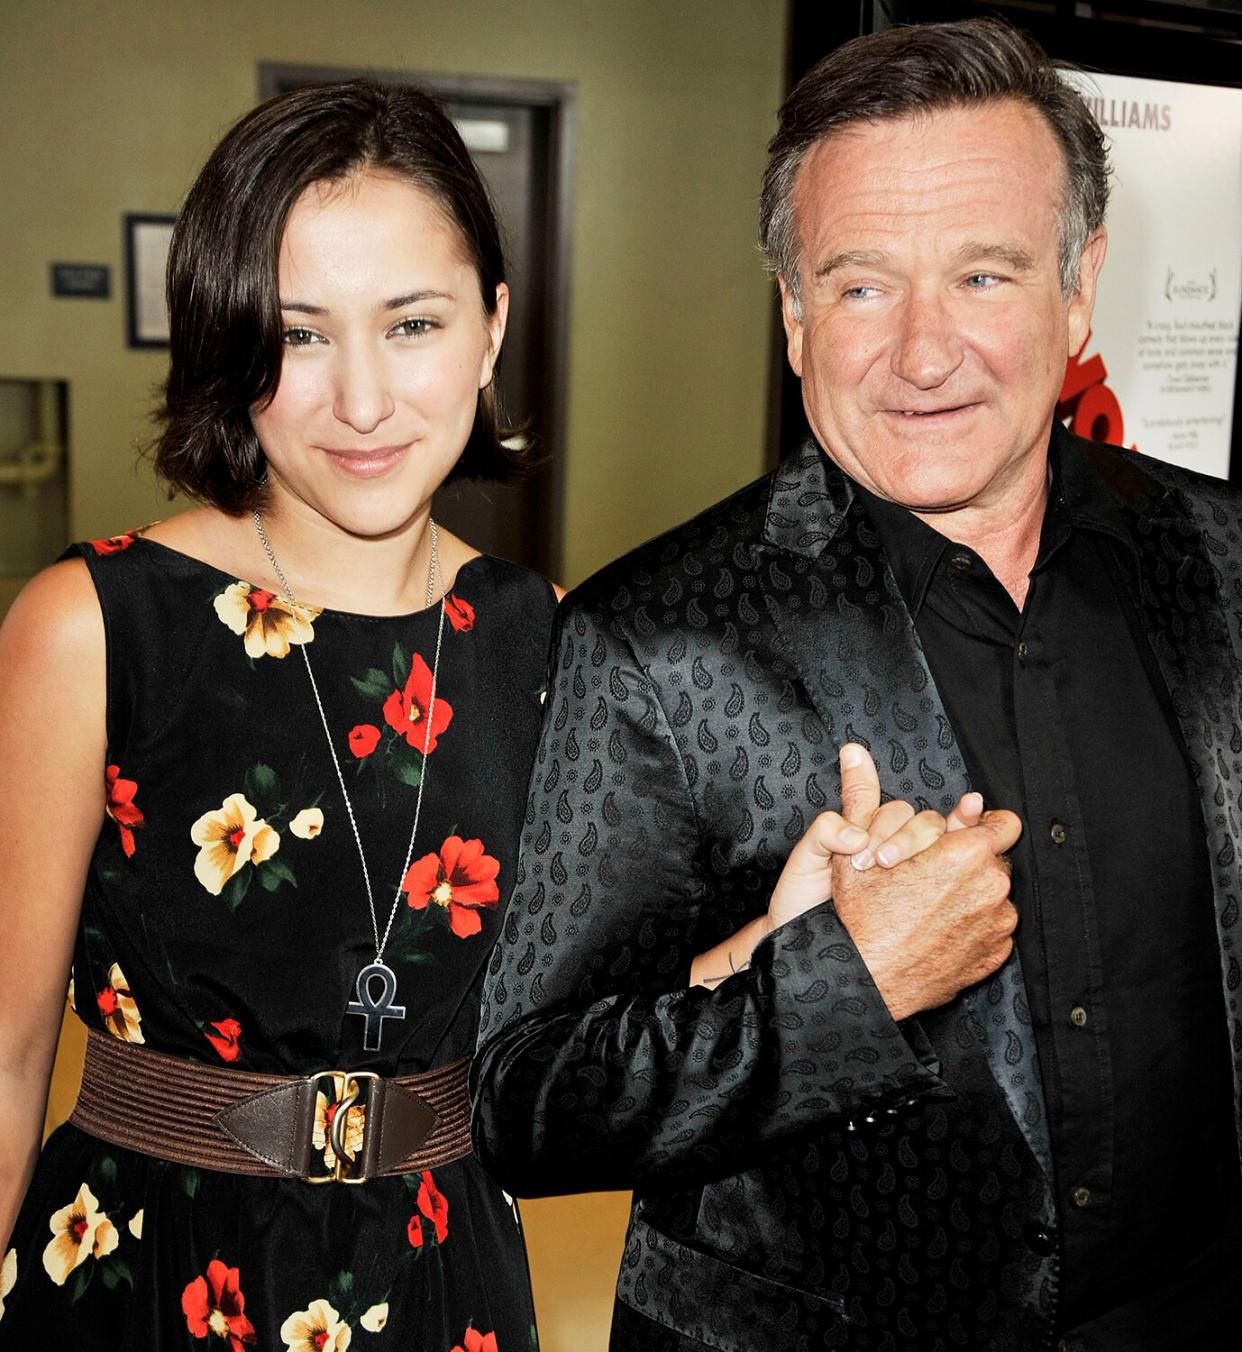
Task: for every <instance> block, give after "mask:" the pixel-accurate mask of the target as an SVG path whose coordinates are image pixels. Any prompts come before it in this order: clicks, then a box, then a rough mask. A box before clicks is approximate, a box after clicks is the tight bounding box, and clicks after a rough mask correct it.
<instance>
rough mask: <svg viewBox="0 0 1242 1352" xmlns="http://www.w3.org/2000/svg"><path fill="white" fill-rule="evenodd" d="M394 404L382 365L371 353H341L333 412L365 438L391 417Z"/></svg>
mask: <svg viewBox="0 0 1242 1352" xmlns="http://www.w3.org/2000/svg"><path fill="white" fill-rule="evenodd" d="M394 408H395V404H394V401H393V397H392V391H391V390H390V389H389V385H388V380H387V377H386V373H385V370H384V365H383V362H382V361H381V360H380V359H379V357H378V356H377V355H374V354H372V353H369V352H360V351H354V352H342V354H341V358H340V362H339V365H338V367H337V370H336V390H335V398H334V400H333V404H332V411H333V413H334V414H335V415H336V417H337V418H338V419H339V421H341V422H343V423H346V424H347V425H348V426H349V427H352V428H353V430H354V431H355V432H357V433H359V435H361V436H365V435H366V434H367V433H369V432H374V431H375V429H376V428H377V427H378V426H379V425H380V423H382V422H383V421H384V419H385V418H388V417H390V416H391V415H392V411H393V409H394Z"/></svg>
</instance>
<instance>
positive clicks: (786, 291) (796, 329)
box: [776, 277, 802, 379]
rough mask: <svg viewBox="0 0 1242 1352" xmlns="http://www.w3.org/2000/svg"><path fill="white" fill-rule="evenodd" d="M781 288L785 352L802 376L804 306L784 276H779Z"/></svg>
mask: <svg viewBox="0 0 1242 1352" xmlns="http://www.w3.org/2000/svg"><path fill="white" fill-rule="evenodd" d="M776 284H777V285H778V286H779V287H780V289H781V320H782V321H783V323H784V325H785V352H786V355H787V356H788V357H789V364H790V366H792V367H793V372H794V375H796V376H797V377H798V378H799V379H801V378H802V306H801V305H800V304H799V303H798V300H797V297H795V295H794V293H793V288H792V287H791V286H790V285H789V283H788V282H787V281H786V280H785V278H784V277H777V279H776Z"/></svg>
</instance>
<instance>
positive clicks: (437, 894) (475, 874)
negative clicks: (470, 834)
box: [401, 836, 500, 939]
mask: <svg viewBox="0 0 1242 1352" xmlns="http://www.w3.org/2000/svg"><path fill="white" fill-rule="evenodd" d="M499 872H500V861H499V860H498V859H493V858H492V857H491V855H489V854H484V853H483V842H482V841H481V840H462V838H461V837H460V836H449V838H448V839H447V840H446V841H445V842H444V844H443V845H441V846H440V853H439V854H425V855H424V856H423V857H422V858H421V859H419V860H416V861H415V862H414V863H413V864H411V865H410V870H409V872H408V873H407V874H406V875H405V878H404V880H403V881H402V883H401V890H402V891H403V892H408V893H409V894H410V895H409V897H408V898H407V900H408V901H409V904H410V905H411V906H412V907H413V908H414V909H415V910H416V911H421V910H424V909H425V908H426V907H427V906H429V905H430V904H431V903H432V902H435V904H436V905H437V906H443V907H446V908H447V910H448V915H449V925H450V927H451V929H452V931H453V933H454V934H456V935H457V937H458V938H459V939H468V938H469V937H470V935H472V934H478V932H479V931H480V930H481V929H482V928H483V922H482V920H481V919H480V918H479V912H478V908H479V907H480V906H495V904H496V903H497V902H498V901H499V900H500V888H499V887H498V886H497V885H496V875H497V874H498V873H499Z"/></svg>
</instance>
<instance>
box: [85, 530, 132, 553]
mask: <svg viewBox="0 0 1242 1352" xmlns="http://www.w3.org/2000/svg"><path fill="white" fill-rule="evenodd" d="M137 538H138V532H137V531H136V530H127V531H126V532H125V534H124V535H110V536H109V537H108V538H107V539H106V540H92V541H91V548H92V549H93V550H94V551H95V553H96V554H119V553H120V552H121V550H123V549H128V548H129V547H130V545H132V544H133V543H134V541H135V540H136V539H137Z"/></svg>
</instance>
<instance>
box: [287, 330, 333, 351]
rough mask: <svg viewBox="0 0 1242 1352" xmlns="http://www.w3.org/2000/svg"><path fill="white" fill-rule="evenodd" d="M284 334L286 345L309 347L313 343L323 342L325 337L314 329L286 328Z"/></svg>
mask: <svg viewBox="0 0 1242 1352" xmlns="http://www.w3.org/2000/svg"><path fill="white" fill-rule="evenodd" d="M282 336H283V338H284V343H285V346H286V347H309V346H310V345H311V344H312V343H322V342H323V339H322V338H321V337H320V336H319V335H318V334H317V333H315V332H314V330H312V329H299V328H292V329H286V330H285V331H284V334H283V335H282Z"/></svg>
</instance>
